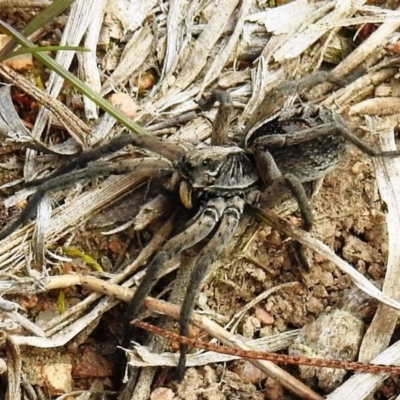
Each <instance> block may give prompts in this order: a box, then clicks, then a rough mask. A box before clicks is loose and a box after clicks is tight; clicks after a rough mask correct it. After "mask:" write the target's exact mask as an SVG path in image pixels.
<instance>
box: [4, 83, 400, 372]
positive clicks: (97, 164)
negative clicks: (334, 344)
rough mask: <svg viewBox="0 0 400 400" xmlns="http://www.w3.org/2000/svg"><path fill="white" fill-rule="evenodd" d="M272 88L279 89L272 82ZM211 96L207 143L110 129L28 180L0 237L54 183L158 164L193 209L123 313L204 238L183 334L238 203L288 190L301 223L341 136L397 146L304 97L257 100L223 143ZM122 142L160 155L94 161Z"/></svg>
mask: <svg viewBox="0 0 400 400" xmlns="http://www.w3.org/2000/svg"><path fill="white" fill-rule="evenodd" d="M285 87H287V83H285ZM276 93H277V95H279V90H277V92H276ZM215 101H219V102H220V106H219V111H218V114H217V117H216V120H215V123H214V127H213V133H212V137H211V145H210V146H205V147H199V148H193V149H190V150H185V149H183V148H181V147H180V146H178V145H174V144H172V143H170V142H166V141H162V140H159V139H157V138H154V137H151V136H140V137H139V136H135V135H131V134H123V135H121V136H118V137H116V138H114V139H112V140H111V141H109V142H108V143H107V144H105V145H103V146H100V147H98V148H96V149H93V150H91V151H88V152H86V153H82V154H81V155H78V156H77V157H75V158H74V159H72V160H71V161H70V162H69V163H67V164H65V165H64V166H62V167H61V168H59V169H58V170H55V171H54V172H53V173H52V174H51V175H50V176H49V177H48V178H45V179H39V180H34V181H31V182H29V186H35V187H37V191H36V193H35V194H34V195H33V196H32V198H31V199H30V201H29V203H28V205H27V207H26V208H25V210H24V211H23V212H22V213H21V214H20V216H19V217H18V219H17V220H16V221H14V222H12V223H11V224H10V225H9V226H8V227H6V228H5V229H3V231H1V232H0V240H1V239H4V238H5V237H6V236H7V235H9V234H10V233H11V232H12V231H14V230H15V229H17V228H18V227H19V226H21V225H23V224H24V223H26V222H27V221H28V220H29V219H30V218H31V217H32V216H33V215H34V213H35V210H36V208H37V205H38V203H39V201H40V199H41V198H42V197H43V195H44V194H46V193H47V192H50V191H55V190H60V189H62V188H65V187H67V186H69V185H72V184H73V183H74V182H76V181H77V180H78V179H82V178H88V177H89V178H91V177H94V176H104V175H108V174H125V173H127V172H129V171H132V170H139V171H140V170H142V171H144V172H145V174H147V175H150V176H151V175H152V174H154V173H155V172H156V171H160V170H161V172H158V176H160V177H163V180H164V185H165V186H166V187H167V189H168V190H169V191H173V192H176V193H178V194H179V198H180V200H181V202H182V204H183V205H184V206H185V207H186V208H193V209H195V210H198V211H197V214H196V215H195V217H194V218H193V219H192V220H191V221H190V222H191V223H190V225H189V226H187V227H186V228H185V229H184V230H183V231H182V232H181V233H179V234H177V235H176V236H174V237H172V238H171V239H169V240H168V241H167V242H166V243H165V244H164V245H163V246H162V248H161V249H160V250H159V252H158V253H157V254H156V255H155V256H154V257H153V259H152V260H151V262H150V264H149V265H148V267H147V272H146V274H145V276H144V278H143V280H142V282H141V283H140V285H139V287H138V288H137V290H136V292H135V294H134V296H133V298H132V300H131V301H130V304H129V307H128V312H127V321H129V320H132V319H135V318H137V317H138V316H139V314H140V312H141V309H142V305H143V302H144V300H145V298H146V296H148V295H149V293H150V291H151V290H152V288H153V287H154V285H155V284H156V282H157V280H158V277H159V273H160V270H161V269H162V267H163V265H164V264H165V263H166V262H167V261H168V260H169V259H171V258H172V257H173V256H174V255H176V254H179V253H180V252H182V251H183V250H185V249H188V248H190V247H192V246H195V245H197V244H198V243H200V242H202V241H203V240H206V241H205V244H204V246H203V247H202V249H201V250H200V251H199V253H198V255H197V258H196V264H195V267H194V270H193V271H192V273H191V277H190V281H189V284H188V288H187V290H186V295H185V298H184V300H183V303H182V309H181V314H180V335H182V336H187V334H188V324H189V320H190V315H191V312H192V310H193V309H194V305H195V301H196V298H197V294H198V291H199V288H200V286H201V283H202V281H203V279H204V277H205V275H206V273H207V269H208V266H209V265H210V264H211V263H212V262H213V261H214V260H215V259H216V258H217V256H218V255H219V253H220V252H221V251H222V250H223V249H224V248H225V247H226V245H227V244H228V243H229V241H230V240H231V238H232V236H233V234H234V233H235V231H236V228H237V226H238V224H239V222H240V220H241V218H242V216H243V214H244V212H245V209H246V207H271V206H273V205H275V204H276V203H277V202H280V201H282V200H285V199H286V198H288V197H290V196H294V197H295V198H296V200H297V202H298V204H299V208H300V212H301V215H302V218H303V219H304V227H305V229H307V230H308V229H310V228H311V225H312V213H311V210H310V208H309V204H308V198H307V195H306V193H305V189H304V187H303V184H304V183H307V182H312V181H315V180H317V179H319V178H322V177H323V176H325V175H326V174H327V173H329V172H331V171H332V170H333V169H335V168H336V166H337V164H338V163H339V162H340V160H341V159H342V158H343V156H344V155H345V153H346V150H347V148H348V143H349V142H350V143H353V144H354V145H356V146H357V147H359V148H360V149H361V150H362V151H364V152H365V153H367V154H368V155H370V156H373V157H396V156H400V151H390V152H379V151H376V150H374V149H373V148H372V147H371V146H369V145H368V144H366V143H364V142H363V141H362V140H361V139H359V138H358V137H357V136H355V135H354V134H353V133H352V132H351V131H350V129H349V128H348V127H347V125H346V124H345V122H344V120H343V119H342V118H341V117H340V116H339V115H338V114H335V113H334V112H331V111H329V110H327V109H326V108H324V107H319V106H310V105H300V106H294V107H291V108H288V109H284V110H280V109H278V113H276V114H275V115H272V116H271V115H268V116H267V117H266V118H264V115H265V105H263V107H261V108H260V110H259V111H258V112H257V113H256V114H255V117H254V118H253V119H252V121H250V123H249V125H248V126H247V128H246V132H247V133H246V137H245V139H244V141H243V143H242V145H241V146H238V145H236V144H229V143H228V139H227V136H228V135H227V132H228V127H229V116H230V111H231V109H232V102H231V100H230V96H229V95H228V94H226V93H223V92H215V93H214V95H213V96H212V97H211V98H210V100H209V101H208V103H207V104H206V106H211V105H212V104H213V103H214V102H215ZM271 103H273V101H271V102H270V104H271ZM127 145H135V146H138V147H141V148H145V149H147V150H151V151H152V152H155V153H157V154H158V155H159V156H161V157H162V158H158V159H153V161H152V162H150V163H141V161H143V159H141V160H133V161H132V162H122V163H121V162H120V163H113V162H104V161H99V160H100V159H101V158H103V157H105V156H107V155H110V154H113V153H115V152H117V151H118V150H120V149H122V148H123V147H125V146H127ZM165 182H166V183H165ZM303 261H304V260H303ZM128 330H129V329H128ZM129 342H130V337H129V336H128V335H126V337H125V339H124V343H123V346H124V347H129ZM180 352H181V355H180V360H179V365H178V376H179V377H180V378H182V377H183V375H184V370H185V363H186V352H187V348H186V346H185V345H180Z"/></svg>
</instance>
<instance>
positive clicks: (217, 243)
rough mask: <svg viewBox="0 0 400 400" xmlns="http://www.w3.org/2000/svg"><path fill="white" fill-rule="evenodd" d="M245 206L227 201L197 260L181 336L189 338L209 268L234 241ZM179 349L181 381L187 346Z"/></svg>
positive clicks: (237, 200) (239, 201)
mask: <svg viewBox="0 0 400 400" xmlns="http://www.w3.org/2000/svg"><path fill="white" fill-rule="evenodd" d="M244 206H245V201H244V200H243V199H242V198H240V197H239V196H234V197H233V198H230V199H227V200H226V209H225V211H224V214H223V216H222V219H221V222H220V224H219V226H218V228H217V231H216V232H215V233H214V235H213V237H212V238H211V239H210V241H209V242H208V243H207V244H206V246H205V247H203V249H202V250H201V251H200V253H199V255H198V257H197V259H196V264H195V267H194V270H193V271H192V274H191V276H190V280H189V285H188V288H187V291H186V295H185V298H184V300H183V303H182V309H181V314H180V331H179V333H180V335H181V336H188V334H189V321H190V314H191V313H192V311H193V309H194V304H195V301H196V298H197V295H198V292H199V289H200V286H201V284H202V282H203V280H204V277H205V276H206V273H207V270H208V267H209V266H210V265H211V264H212V263H213V262H214V261H215V260H216V258H217V257H218V255H219V254H220V253H221V251H222V250H223V249H224V248H225V247H226V245H227V244H228V243H229V242H230V240H231V239H232V236H233V234H234V233H235V231H236V228H237V226H238V224H239V221H240V219H241V217H242V215H243V211H244ZM179 348H180V357H179V364H178V369H177V376H178V379H179V380H181V379H183V377H184V374H185V367H186V354H187V346H186V345H184V344H180V345H179Z"/></svg>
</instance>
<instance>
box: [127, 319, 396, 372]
mask: <svg viewBox="0 0 400 400" xmlns="http://www.w3.org/2000/svg"><path fill="white" fill-rule="evenodd" d="M131 324H132V325H136V326H138V327H140V328H142V329H144V330H146V331H148V332H151V333H154V334H156V335H160V336H163V337H165V338H167V339H170V340H175V341H177V342H179V343H183V344H185V345H188V346H193V347H196V348H198V349H204V350H208V351H214V352H216V353H221V354H227V355H231V356H237V357H242V358H249V359H252V360H265V361H272V362H275V363H278V364H291V365H308V366H311V367H320V368H336V369H345V370H348V371H362V372H370V373H373V374H380V373H389V374H397V375H400V366H397V365H382V364H367V363H361V362H357V361H346V360H329V359H324V358H311V357H304V356H289V355H286V354H277V353H268V352H264V351H257V350H243V349H237V348H233V347H226V346H219V345H215V344H211V343H205V342H202V341H200V340H195V339H190V338H188V337H185V336H180V335H178V334H177V333H174V332H170V331H166V330H164V329H162V328H159V327H157V326H154V325H151V324H148V323H146V322H142V321H138V320H134V321H132V322H131Z"/></svg>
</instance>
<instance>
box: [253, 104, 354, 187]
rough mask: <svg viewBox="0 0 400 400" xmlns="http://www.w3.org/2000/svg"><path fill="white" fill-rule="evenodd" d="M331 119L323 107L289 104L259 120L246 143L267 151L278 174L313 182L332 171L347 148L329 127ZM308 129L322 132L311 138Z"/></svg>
mask: <svg viewBox="0 0 400 400" xmlns="http://www.w3.org/2000/svg"><path fill="white" fill-rule="evenodd" d="M333 121H334V119H333V117H332V112H331V111H329V110H328V109H326V108H324V107H319V106H298V107H293V108H289V109H287V110H284V111H283V112H282V113H281V114H279V115H277V116H275V117H273V118H271V119H270V120H267V121H265V122H263V123H259V124H258V125H257V126H255V127H254V128H253V129H251V130H250V131H249V134H248V136H247V138H246V142H247V145H248V146H250V147H252V148H253V149H257V150H258V151H263V150H265V151H268V152H269V153H270V154H271V155H272V157H273V159H274V161H275V163H276V165H277V167H278V168H279V170H280V172H281V173H283V174H285V173H290V174H293V175H294V176H296V178H297V179H299V181H300V182H308V181H313V180H315V179H317V178H320V177H322V176H324V175H326V174H328V173H329V172H331V171H333V170H334V169H335V168H336V167H337V165H338V164H339V162H340V161H341V160H342V158H343V156H344V155H345V153H346V151H347V148H348V144H349V142H348V141H347V140H346V139H345V138H344V137H343V135H341V134H340V133H339V132H337V129H334V128H333V126H334V125H333ZM325 127H326V128H325ZM311 129H320V130H323V129H325V131H324V133H323V134H319V136H318V137H314V138H311V137H309V136H308V134H307V133H306V132H307V131H310V130H311ZM302 131H304V132H305V133H304V137H303V134H302V133H301V132H302ZM294 137H296V139H295V140H294ZM291 140H292V141H291Z"/></svg>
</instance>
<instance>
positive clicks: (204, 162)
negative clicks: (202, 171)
mask: <svg viewBox="0 0 400 400" xmlns="http://www.w3.org/2000/svg"><path fill="white" fill-rule="evenodd" d="M209 163H210V160H208V159H207V158H206V159H205V160H203V162H202V164H203V165H204V166H205V167H206V166H207V165H209Z"/></svg>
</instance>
